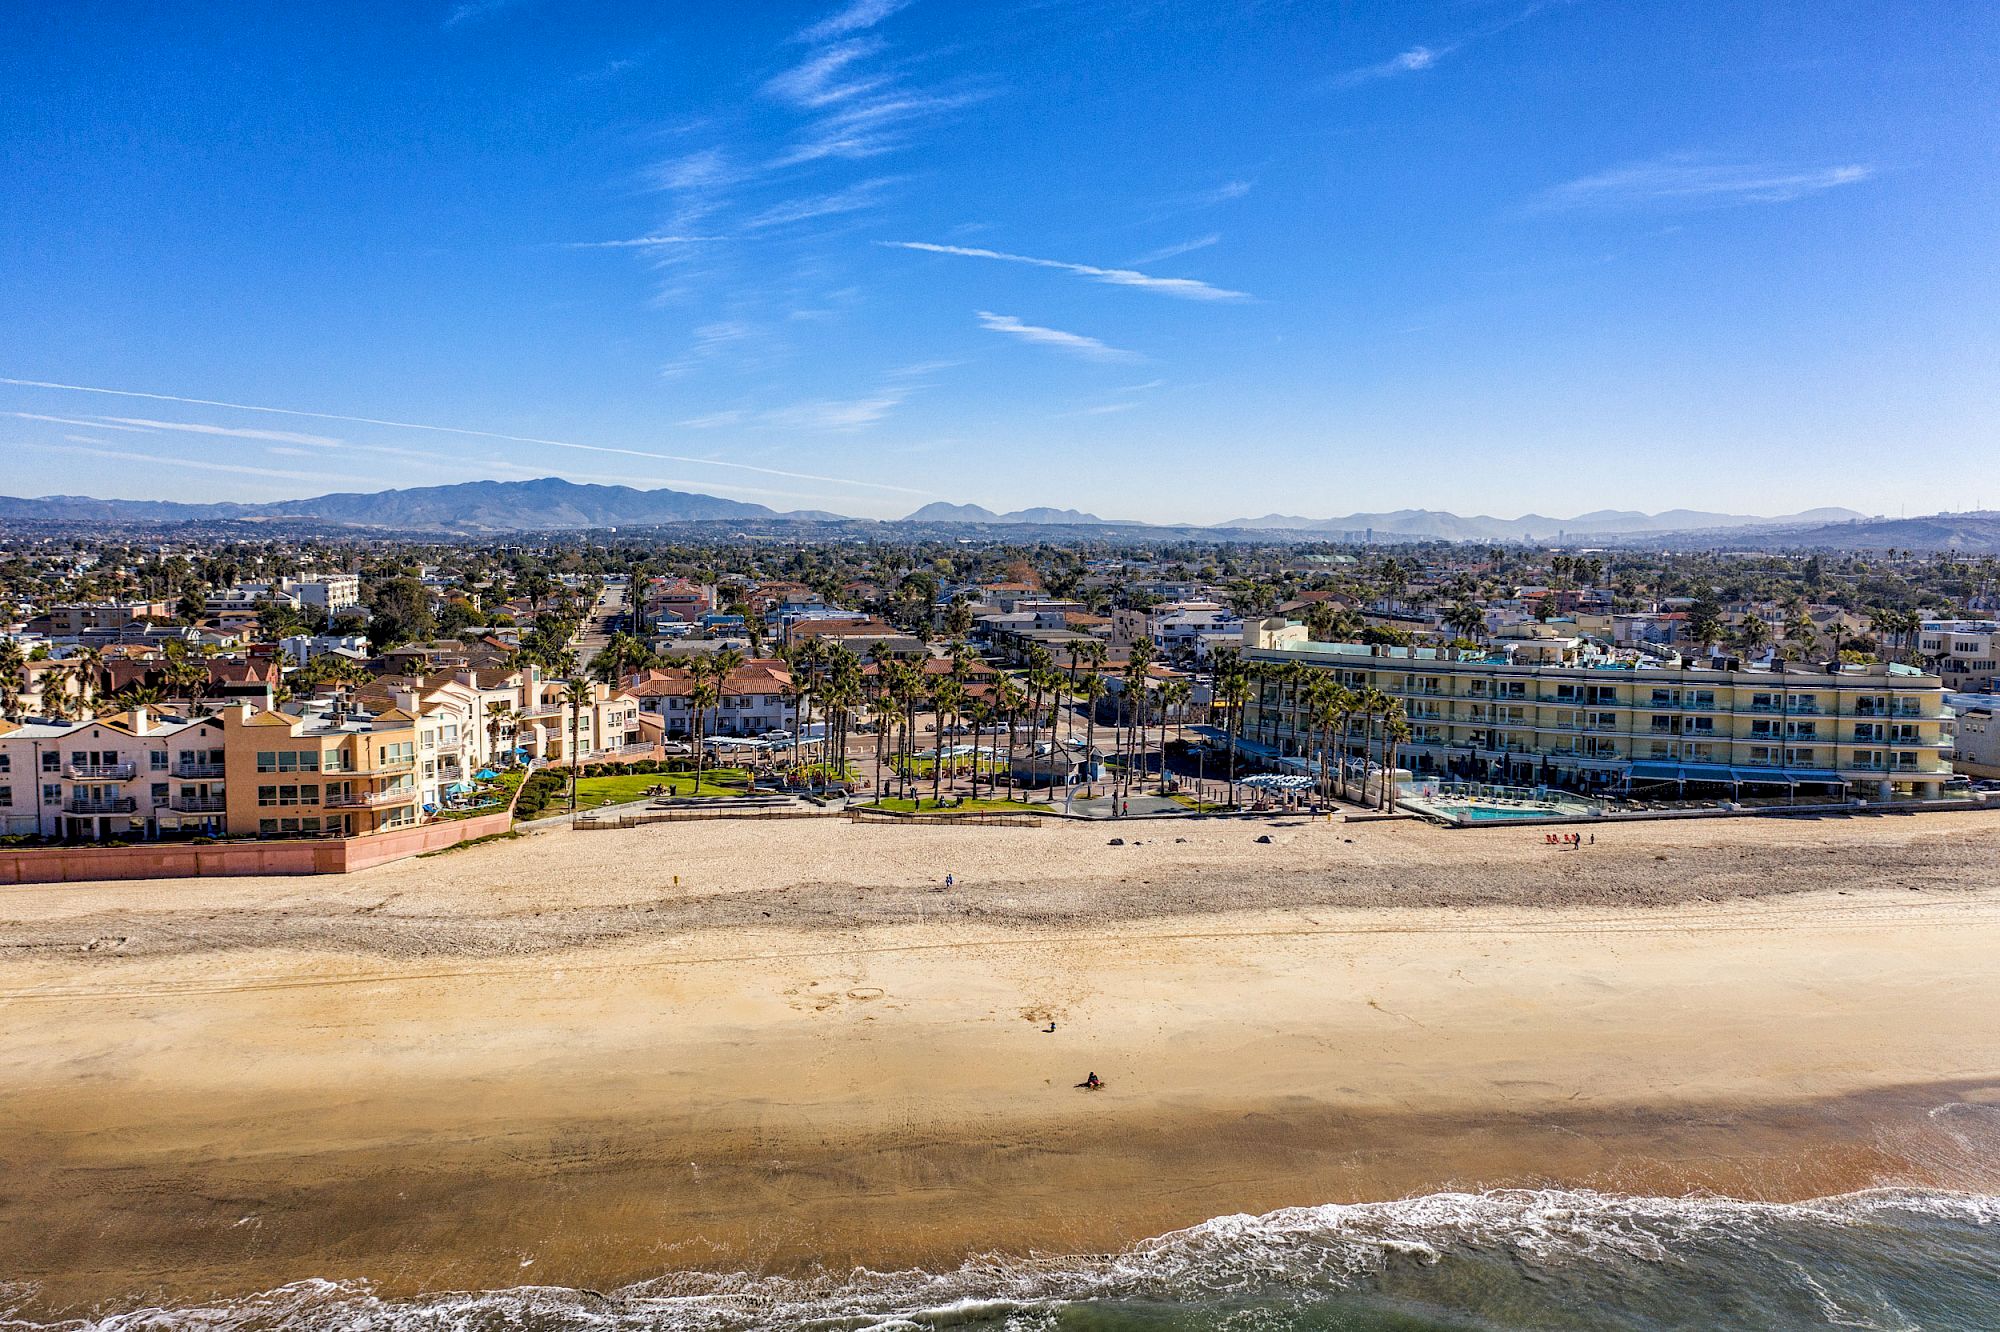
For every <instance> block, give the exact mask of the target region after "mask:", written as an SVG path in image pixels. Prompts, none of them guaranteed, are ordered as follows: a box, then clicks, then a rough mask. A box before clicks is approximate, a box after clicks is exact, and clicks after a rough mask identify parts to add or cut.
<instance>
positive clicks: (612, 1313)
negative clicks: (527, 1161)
mask: <svg viewBox="0 0 2000 1332" xmlns="http://www.w3.org/2000/svg"><path fill="white" fill-rule="evenodd" d="M1898 1217H1902V1218H1909V1219H1916V1218H1923V1219H1927V1220H1929V1221H1933V1222H1936V1221H1944V1222H1951V1223H1957V1224H1968V1225H1974V1226H1987V1225H1994V1224H2000V1198H1994V1197H1987V1196H1981V1195H1972V1194H1960V1193H1945V1192H1935V1191H1926V1190H1914V1189H1869V1190H1864V1191H1862V1192H1858V1193H1851V1194H1844V1195H1841V1196H1839V1197H1832V1198H1822V1199H1816V1200H1813V1201H1810V1202H1804V1203H1764V1202H1750V1201H1744V1200H1740V1199H1733V1198H1723V1197H1715V1196H1707V1195H1696V1196H1690V1197H1682V1198H1658V1197H1634V1196H1627V1195H1617V1194H1603V1193H1593V1192H1588V1191H1579V1190H1553V1189H1552V1190H1518V1189H1517V1190H1501V1191H1496V1192H1489V1193H1436V1194H1428V1195H1424V1196H1421V1197H1415V1198H1406V1199H1401V1200H1398V1201H1394V1202H1376V1203H1351V1204H1326V1205H1324V1206H1317V1207H1294V1208H1285V1209H1283V1210H1280V1211H1276V1212H1270V1213H1267V1214H1265V1215H1262V1216H1249V1215H1237V1216H1220V1217H1215V1218H1213V1219H1211V1220H1208V1221H1204V1222H1202V1223H1200V1224H1199V1225H1195V1226H1190V1227H1188V1228H1187V1229H1185V1230H1177V1231H1173V1232H1171V1233H1169V1234H1165V1235H1161V1236H1158V1237H1156V1238H1153V1239H1149V1240H1145V1241H1142V1242H1141V1243H1138V1244H1135V1245H1133V1246H1131V1247H1130V1248H1128V1249H1126V1250H1124V1251H1123V1252H1120V1253H1117V1254H1110V1255H1095V1256H1083V1257H1061V1258H1055V1257H1041V1256H1031V1257H1018V1258H1017V1257H1006V1256H1000V1255H987V1256H983V1257H978V1258H974V1259H970V1260H968V1261H966V1262H965V1263H963V1264H961V1265H960V1266H958V1267H956V1268H953V1269H951V1270H948V1271H943V1272H925V1271H918V1270H908V1271H895V1272H876V1271H871V1270H868V1269H865V1268H862V1269H856V1270H854V1271H851V1272H842V1273H835V1272H819V1273H812V1274H807V1275H803V1276H787V1277H776V1276H755V1275H750V1274H746V1273H734V1274H730V1273H713V1272H675V1273H672V1274H669V1275H665V1276H662V1277H659V1278H656V1279H653V1280H649V1281H642V1282H639V1283H636V1284H634V1285H631V1286H626V1287H623V1288H621V1289H619V1290H615V1291H610V1292H606V1293H602V1294H600V1293H598V1292H595V1291H583V1290H571V1289H567V1288H563V1287H553V1286H516V1287H511V1288H508V1289H504V1290H493V1291H480V1292H458V1293H448V1294H439V1295H433V1296H427V1297H423V1298H418V1299H413V1300H394V1301H392V1300H385V1299H383V1298H381V1297H380V1296H378V1295H377V1294H376V1292H375V1291H374V1290H373V1289H372V1288H371V1287H370V1286H369V1285H368V1284H366V1283H363V1282H332V1281H320V1280H315V1281H301V1282H297V1283H294V1284H292V1285H289V1286H283V1287H280V1288H278V1289H275V1290H270V1291H265V1292H263V1293H261V1294H258V1295H253V1296H249V1297H245V1298H243V1299H238V1300H232V1301H228V1302H225V1303H216V1304H211V1305H201V1306H192V1307H187V1308H145V1309H136V1310H132V1311H130V1312H126V1313H118V1314H112V1315H107V1316H104V1317H100V1318H96V1319H91V1320H76V1321H71V1322H66V1323H60V1324H45V1325H38V1324H33V1323H30V1322H27V1321H24V1320H22V1319H20V1318H19V1317H18V1316H17V1315H14V1314H12V1313H10V1312H9V1311H8V1309H7V1307H6V1306H7V1304H8V1303H9V1302H10V1300H11V1303H13V1304H14V1305H15V1306H16V1307H18V1306H19V1305H20V1304H21V1303H23V1302H25V1300H26V1299H27V1297H28V1294H29V1292H27V1291H26V1290H24V1289H23V1288H20V1287H11V1288H10V1287H5V1286H0V1332H30V1329H37V1330H39V1329H48V1330H49V1332H185V1330H194V1332H295V1330H300V1332H302V1330H303V1329H307V1328H313V1329H317V1328H324V1327H329V1326H338V1327H340V1328H343V1329H352V1330H353V1332H461V1330H462V1332H487V1330H488V1329H497V1328H507V1329H543V1328H547V1329H557V1328H562V1329H606V1330H607V1332H637V1330H638V1329H646V1330H647V1332H679V1330H680V1329H687V1330H688V1332H736V1330H737V1329H761V1328H779V1327H783V1328H798V1327H808V1328H820V1329H826V1330H827V1332H836V1330H837V1332H888V1330H889V1329H925V1330H927V1332H928V1330H929V1329H936V1328H939V1327H946V1326H953V1325H961V1324H968V1323H986V1324H997V1323H1002V1322H1004V1323H1007V1324H1008V1325H1010V1326H1013V1327H1020V1328H1031V1327H1034V1326H1036V1325H1038V1324H1041V1323H1043V1322H1044V1321H1045V1319H1044V1317H1043V1316H1044V1315H1047V1314H1049V1313H1051V1312H1052V1311H1054V1310H1055V1309H1057V1308H1059V1307H1060V1306H1062V1305H1064V1304H1067V1303H1071V1302H1074V1301H1078V1300H1091V1299H1143V1300H1153V1301H1188V1302H1197V1301H1204V1300H1212V1299H1216V1298H1227V1297H1229V1296H1233V1295H1242V1296H1256V1297H1259V1298H1266V1297H1276V1298H1283V1297H1284V1296H1285V1295H1287V1294H1288V1293H1289V1294H1292V1295H1299V1296H1304V1295H1311V1294H1316V1293H1326V1292H1329V1291H1332V1290H1338V1289H1343V1288H1347V1287H1351V1286H1353V1285H1355V1284H1356V1283H1359V1282H1363V1281H1366V1280H1367V1279H1368V1278H1370V1277H1372V1276H1375V1275H1377V1274H1379V1273H1381V1272H1382V1271H1383V1270H1384V1269H1385V1268H1388V1267H1390V1266H1391V1265H1393V1264H1398V1263H1412V1264H1430V1263H1434V1262H1437V1261H1440V1260H1441V1259H1442V1258H1443V1257H1444V1256H1446V1255H1447V1254H1450V1253H1479V1252H1484V1253H1497V1254H1503V1255H1505V1256H1507V1257H1508V1258H1510V1259H1512V1260H1513V1261H1514V1262H1517V1263H1521V1264H1525V1265H1528V1266H1530V1267H1535V1268H1541V1269H1546V1270H1550V1271H1555V1270H1561V1269H1564V1268H1575V1267H1579V1266H1585V1265H1588V1264H1591V1263H1593V1262H1617V1261H1627V1262H1630V1261H1638V1262H1644V1263H1662V1262H1674V1261H1678V1260H1680V1259H1681V1258H1682V1257H1683V1256H1684V1255H1688V1254H1689V1253H1690V1252H1691V1251H1693V1250H1694V1249H1695V1248H1696V1246H1699V1245H1701V1244H1704V1243H1711V1242H1741V1243H1755V1242H1756V1241H1757V1240H1758V1239H1759V1237H1761V1236H1765V1235H1768V1234H1772V1233H1781V1232H1783V1231H1784V1230H1785V1229H1787V1228H1791V1229H1797V1228H1799V1227H1801V1226H1806V1227H1813V1226H1817V1227H1835V1228H1843V1229H1844V1228H1849V1227H1860V1226H1867V1225H1870V1224H1881V1223H1893V1222H1894V1221H1895V1220H1896V1219H1897V1218H1898ZM1813 1289H1814V1290H1815V1291H1816V1292H1817V1294H1816V1298H1821V1299H1825V1300H1829V1301H1830V1300H1831V1299H1832V1297H1831V1296H1828V1295H1826V1293H1825V1292H1824V1290H1823V1289H1820V1288H1819V1287H1817V1286H1814V1287H1813ZM1832 1307H1834V1306H1831V1305H1829V1308H1832Z"/></svg>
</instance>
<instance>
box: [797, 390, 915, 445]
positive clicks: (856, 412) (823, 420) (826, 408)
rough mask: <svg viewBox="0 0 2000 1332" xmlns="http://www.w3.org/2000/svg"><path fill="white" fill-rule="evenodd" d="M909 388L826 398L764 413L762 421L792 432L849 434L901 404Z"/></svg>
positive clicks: (870, 423) (877, 420)
mask: <svg viewBox="0 0 2000 1332" xmlns="http://www.w3.org/2000/svg"><path fill="white" fill-rule="evenodd" d="M907 397H909V390H908V389H900V388H884V389H882V390H880V391H879V392H876V393H872V394H869V395H868V396H866V397H860V398H828V399H823V400H821V401H817V402H801V403H795V404H794V405H792V406H790V407H780V408H778V409H776V410H775V411H771V412H767V413H765V414H764V416H763V418H762V419H763V420H765V421H768V422H769V423H770V424H772V425H775V426H781V427H784V428H787V429H792V430H825V431H834V432H837V433H843V434H845V433H851V432H853V431H857V430H865V429H867V428H868V427H869V426H872V425H874V424H876V423H877V422H879V421H880V420H882V418H884V417H886V416H887V415H888V414H889V413H890V412H893V411H895V410H896V408H898V407H900V406H902V405H903V400H904V399H905V398H907Z"/></svg>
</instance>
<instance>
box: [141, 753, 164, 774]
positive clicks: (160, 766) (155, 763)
mask: <svg viewBox="0 0 2000 1332" xmlns="http://www.w3.org/2000/svg"><path fill="white" fill-rule="evenodd" d="M146 767H147V768H148V769H150V770H151V771H153V772H165V771H166V770H167V751H166V750H164V749H156V750H154V751H153V752H152V753H150V754H148V755H146Z"/></svg>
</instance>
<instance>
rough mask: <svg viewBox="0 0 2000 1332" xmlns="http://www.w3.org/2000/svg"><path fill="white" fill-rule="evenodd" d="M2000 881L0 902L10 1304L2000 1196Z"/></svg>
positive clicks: (697, 878)
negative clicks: (1482, 1196)
mask: <svg viewBox="0 0 2000 1332" xmlns="http://www.w3.org/2000/svg"><path fill="white" fill-rule="evenodd" d="M1266 834H1268V835H1269V836H1270V837H1271V838H1272V839H1273V840H1272V842H1270V843H1259V842H1258V841H1256V838H1257V837H1259V836H1260V835H1266ZM1114 836H1120V837H1123V838H1125V839H1126V841H1127V842H1128V843H1131V842H1136V843H1138V844H1136V845H1126V846H1110V845H1108V844H1107V843H1108V840H1109V839H1110V838H1111V837H1114ZM1996 866H2000V814H1990V813H1982V814H1949V815H1930V816H1921V817H1918V816H1910V817H1882V818H1850V819H1816V820H1809V821H1808V820H1798V821H1793V820H1779V819H1761V820H1734V821H1704V822H1689V823H1649V824H1628V825H1620V826H1616V827H1608V828H1600V829H1598V830H1597V844H1596V845H1594V846H1590V847H1586V848H1585V849H1583V850H1581V851H1576V852H1561V851H1556V850H1554V849H1552V848H1549V847H1547V846H1545V845H1544V844H1543V843H1542V834H1541V831H1540V830H1533V831H1529V830H1512V831H1505V830H1491V831H1489V830H1481V831H1477V832H1448V831H1443V830H1438V829H1434V828H1430V827H1426V826H1422V825H1417V824H1410V823H1378V824H1366V825H1341V824H1312V823H1307V822H1305V821H1303V820H1293V821H1285V820H1271V821H1265V822H1236V821H1196V822H1183V823H1130V824H1125V825H1122V826H1118V827H1108V826H1106V825H1074V824H1061V823H1051V824H1048V825H1045V826H1043V827H1041V828H965V829H948V828H934V827H918V828H904V827H877V826H865V827H864V826H854V825H850V824H847V823H845V822H843V821H837V820H826V821H795V822H775V823H732V822H710V823H688V824H674V825H656V826H653V827H647V828H641V829H634V830H627V831H622V832H597V833H573V832H568V831H558V832H551V833H546V834H542V835H537V836H533V837H529V838H524V839H522V840H520V841H515V842H506V843H499V844H494V845H489V846H484V847H478V848H473V849H470V850H465V851H460V852H454V853H452V854H449V855H444V856H439V857H435V858H430V859H423V860H416V861H409V862H404V863H402V864H398V865H394V866H387V867H384V868H382V869H379V870H373V871H369V872H366V873H363V874H358V875H354V876H349V877H346V878H341V879H331V878H328V879H265V880H253V879H236V880H202V881H176V882H154V883H132V884H98V885H89V884H72V885H61V886H48V887H21V888H11V889H6V890H4V891H0V1160H4V1161H5V1162H6V1163H7V1164H6V1187H5V1189H4V1190H0V1279H6V1280H13V1281H22V1282H28V1283H32V1284H33V1285H34V1287H35V1289H36V1292H37V1293H36V1295H35V1296H34V1300H33V1304H34V1307H37V1308H40V1309H46V1310H57V1309H63V1308H75V1307H82V1306H90V1305H101V1306H104V1307H120V1306H124V1305H129V1304H130V1303H132V1302H135V1301H138V1300H142V1299H175V1300H184V1299H191V1298H199V1297H203V1296H207V1295H211V1294H227V1293H235V1292H243V1291H248V1290H255V1289H262V1288H267V1287H270V1286H273V1285H277V1284H280V1283H283V1282H286V1281H291V1280H297V1279H302V1278H306V1277H333V1278H346V1277H363V1278H367V1279H369V1280H371V1281H373V1282H375V1283H376V1284H377V1286H378V1287H379V1288H380V1289H382V1290H383V1291H385V1292H387V1293H395V1292H399V1291H400V1292H414V1291H420V1290H434V1289H440V1288H463V1287H480V1288H486V1287H495V1286H505V1285H514V1284H522V1283H529V1282H533V1283H560V1284H565V1285H574V1286H585V1287H597V1288H606V1287H610V1286H613V1285H617V1284H620V1283H623V1282H629V1281H633V1280H638V1279H643V1278H647V1277H652V1276H656V1275H658V1274H660V1273H661V1272H664V1271H669V1270H673V1269H677V1268H702V1269H715V1270H725V1271H733V1270H748V1271H788V1270H798V1269H800V1268H802V1267H808V1266H811V1265H813V1264H815V1263H819V1264H824V1265H826V1266H828V1267H831V1268H841V1267H845V1266H849V1265H852V1264H857V1263H864V1264H868V1265H870V1266H874V1267H887V1266H898V1265H906V1264H923V1265H927V1266H935V1265H938V1264H941V1263H954V1262H957V1261H959V1260H961V1259H963V1258H964V1257H965V1256H967V1255H968V1254H971V1253H977V1252H980V1251H984V1250H998V1251H1005V1252H1016V1253H1018V1252H1028V1251H1031V1250H1034V1251H1058V1252H1060V1251H1083V1250H1101V1249H1106V1248H1111V1247H1115V1246H1117V1245H1119V1244H1122V1243H1125V1242H1128V1241H1131V1240H1133V1239H1137V1238H1140V1237H1143V1236H1146V1235H1152V1234H1158V1233H1160V1232H1163V1231H1165V1230H1168V1229H1171V1228H1174V1227H1176V1226H1181V1225H1187V1224H1191V1223H1193V1222H1197V1221H1200V1220H1203V1219H1205V1218H1208V1217H1211V1216H1215V1215H1219V1214H1226V1213H1231V1212H1237V1211H1249V1212H1259V1211H1264V1210H1268V1209H1271V1208H1275V1207H1280V1206H1286V1205H1292V1204H1305V1203H1319V1202H1327V1201H1346V1200H1361V1199H1376V1198H1387V1197H1397V1196H1403V1195H1407V1194H1412V1193H1420V1192H1427V1191H1435V1190H1439V1189H1444V1188H1479V1187H1494V1186H1501V1185H1514V1184H1542V1183H1550V1184H1564V1185H1576V1186H1587V1187H1594V1188H1600V1189H1610V1190H1622V1191H1633V1192H1648V1193H1682V1192H1687V1191H1689V1190H1694V1189H1713V1190H1716V1191H1719V1192H1725V1193H1730V1194H1733V1195H1737V1196H1745V1197H1756V1198H1770V1199H1796V1198H1804V1197H1813V1196H1820V1195H1824V1194H1828V1193H1834V1192H1840V1191H1843V1190H1846V1189H1851V1188H1854V1187H1859V1186H1863V1185H1867V1184H1872V1183H1880V1182H1886V1181H1904V1182H1910V1183H1924V1184H1932V1185H1939V1186H1943V1187H1956V1188H1971V1189H1980V1190H1989V1191H2000V1171H1996V1170H1995V1169H1994V1164H1995V1162H2000V1154H1994V1153H1992V1152H1989V1151H1988V1150H1986V1149H1987V1148H1990V1147H1992V1146H1993V1144H1989V1143H1985V1142H1983V1141H1980V1140H1976V1139H1970V1138H1968V1137H1967V1135H1966V1134H1965V1133H1963V1132H1946V1131H1944V1130H1943V1129H1942V1128H1941V1127H1940V1126H1941V1124H1943V1123H1944V1122H1945V1121H1949V1120H1951V1119H1952V1116H1951V1114H1950V1113H1949V1111H1943V1112H1941V1110H1940V1108H1941V1107H1953V1106H1964V1105H1969V1104H1970V1105H1983V1104H1988V1103H1992V1102H1995V1101H1996V1100H2000V1024H1996V1023H1995V1022H1994V1021H1993V1017H1994V1015H1995V1014H1996V1013H2000V967H1996V966H1995V965H1994V963H1993V958H1994V957H1995V956H1996V955H2000V869H1996ZM947 872H949V873H951V874H953V875H954V877H955V879H956V882H957V886H956V887H955V888H954V889H953V890H952V891H950V892H944V891H939V888H940V886H941V881H942V879H943V877H944V875H945V874H946V873H947ZM1050 1023H1054V1025H1055V1030H1054V1031H1053V1032H1050V1031H1048V1030H1047V1028H1048V1026H1049V1024H1050ZM1091 1071H1095V1072H1097V1073H1098V1074H1099V1075H1100V1076H1101V1077H1102V1078H1103V1079H1104V1080H1105V1081H1106V1083H1107V1086H1106V1088H1105V1089H1104V1090H1103V1091H1101V1092H1095V1093H1091V1092H1083V1091H1078V1090H1075V1089H1074V1088H1073V1086H1072V1084H1074V1083H1075V1082H1077V1081H1079V1080H1080V1079H1082V1078H1083V1076H1084V1075H1085V1074H1086V1073H1088V1072H1091Z"/></svg>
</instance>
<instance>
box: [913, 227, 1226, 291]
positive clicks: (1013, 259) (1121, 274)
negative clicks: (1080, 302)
mask: <svg viewBox="0 0 2000 1332" xmlns="http://www.w3.org/2000/svg"><path fill="white" fill-rule="evenodd" d="M876 243H877V244H879V245H886V246H888V247H890V248H892V249H898V250H921V251H922V252H924V253H925V254H950V255H958V256H960V257H961V258H966V259H998V260H1001V261H1003V262H1005V263H1010V264H1027V265H1030V266H1031V267H1034V268H1053V269H1056V270H1058V271H1060V272H1064V273H1074V274H1076V275H1077V276H1078V277H1087V278H1089V279H1090V280H1091V281H1093V282H1103V283H1108V284H1109V285H1111V286H1114V287H1137V288H1139V289H1141V290H1143V291H1156V292H1159V293H1160V294H1161V295H1163V296H1178V297H1181V298H1182V299H1184V300H1190V301H1247V300H1249V299H1250V297H1249V296H1248V295H1247V294H1246V293H1244V292H1240V291H1230V290H1228V289H1227V288H1224V287H1212V286H1210V285H1209V284H1208V283H1206V282H1197V281H1196V280H1195V279H1193V278H1163V277H1153V276H1151V275H1150V274H1146V273H1141V272H1138V271H1137V270H1135V269H1130V268H1099V267H1097V266H1095V265H1093V264H1072V263H1065V262H1064V261H1062V260H1060V259H1036V258H1033V257H1031V256H1029V255H1025V254H1008V253H1006V252H1004V251H1001V250H982V249H977V248H974V247H972V246H968V245H933V244H932V243H930V242H929V241H878V242H876Z"/></svg>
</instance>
